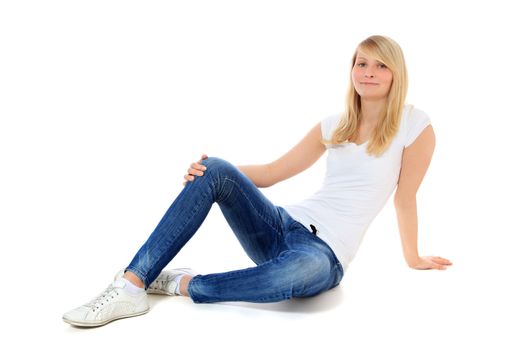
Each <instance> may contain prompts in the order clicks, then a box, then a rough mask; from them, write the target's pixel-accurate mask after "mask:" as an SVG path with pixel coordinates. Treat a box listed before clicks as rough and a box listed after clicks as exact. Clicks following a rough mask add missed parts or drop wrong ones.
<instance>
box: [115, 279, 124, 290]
mask: <svg viewBox="0 0 518 350" xmlns="http://www.w3.org/2000/svg"><path fill="white" fill-rule="evenodd" d="M125 285H126V281H124V278H117V279H115V281H113V283H112V286H114V287H115V288H124V286H125Z"/></svg>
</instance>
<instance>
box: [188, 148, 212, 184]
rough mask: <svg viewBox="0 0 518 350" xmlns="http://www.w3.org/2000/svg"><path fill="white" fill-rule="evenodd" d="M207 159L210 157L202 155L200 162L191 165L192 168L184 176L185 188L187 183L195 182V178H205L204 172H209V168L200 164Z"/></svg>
mask: <svg viewBox="0 0 518 350" xmlns="http://www.w3.org/2000/svg"><path fill="white" fill-rule="evenodd" d="M207 158H208V156H207V155H206V154H202V156H201V159H200V160H199V161H197V162H196V163H192V164H191V167H190V168H189V169H188V170H187V174H186V175H184V176H183V178H184V179H185V181H184V182H183V185H184V186H185V185H186V184H187V181H194V176H203V171H205V170H207V167H205V166H204V165H203V164H201V163H200V162H201V161H202V160H204V159H207Z"/></svg>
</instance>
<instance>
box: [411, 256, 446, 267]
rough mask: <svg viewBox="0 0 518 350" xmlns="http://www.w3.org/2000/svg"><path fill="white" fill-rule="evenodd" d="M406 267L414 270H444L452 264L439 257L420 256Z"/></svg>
mask: <svg viewBox="0 0 518 350" xmlns="http://www.w3.org/2000/svg"><path fill="white" fill-rule="evenodd" d="M408 265H409V266H410V267H411V268H413V269H416V270H429V269H435V270H446V266H448V265H452V263H451V261H449V260H448V259H444V258H441V257H440V256H420V257H419V258H418V259H417V260H416V261H415V262H413V263H411V264H408Z"/></svg>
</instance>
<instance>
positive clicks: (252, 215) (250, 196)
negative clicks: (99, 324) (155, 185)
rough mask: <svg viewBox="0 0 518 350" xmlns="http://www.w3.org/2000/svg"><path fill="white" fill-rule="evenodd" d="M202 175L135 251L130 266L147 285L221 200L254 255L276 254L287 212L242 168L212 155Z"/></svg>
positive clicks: (268, 256)
mask: <svg viewBox="0 0 518 350" xmlns="http://www.w3.org/2000/svg"><path fill="white" fill-rule="evenodd" d="M202 163H203V164H204V165H205V166H206V167H207V170H206V171H205V173H204V175H203V176H200V177H197V178H196V179H195V180H194V181H192V182H187V184H186V185H185V188H184V189H183V190H182V191H181V192H180V194H179V195H178V197H177V198H176V199H175V200H174V202H173V204H172V205H171V206H170V207H169V209H168V210H167V212H166V213H165V215H164V216H163V218H162V220H161V221H160V222H159V224H158V225H157V227H156V228H155V230H154V231H153V233H152V234H151V235H150V237H149V238H148V240H147V241H146V242H145V243H144V245H143V246H142V247H141V248H140V250H139V251H138V252H137V254H136V255H135V257H134V258H133V260H132V261H131V263H130V264H129V266H128V267H127V268H126V271H127V272H132V273H133V274H135V276H137V277H138V278H139V279H140V280H142V281H143V282H144V284H145V287H147V286H149V284H151V282H153V280H154V279H155V278H156V277H157V276H158V274H159V273H160V272H161V271H162V269H163V268H164V267H165V266H166V265H167V264H168V263H169V262H170V261H171V260H172V259H173V257H174V256H176V254H177V253H178V252H179V251H180V249H181V248H182V247H183V246H184V245H185V244H186V243H187V242H188V240H189V239H190V238H191V237H192V236H193V235H194V233H195V232H196V231H197V230H198V228H199V227H200V226H201V224H202V223H203V221H204V220H205V218H206V216H207V214H208V212H209V211H210V209H211V207H212V204H213V203H214V202H217V203H218V204H219V205H220V207H221V210H222V212H223V214H224V216H225V218H226V219H227V221H228V222H229V224H230V226H231V227H232V229H233V230H234V232H235V233H236V235H237V237H238V239H239V241H240V243H241V244H242V246H243V247H244V248H245V251H246V252H247V253H248V255H249V256H250V258H251V259H252V260H253V261H254V262H256V263H261V262H264V261H267V260H269V259H272V258H273V257H275V256H277V255H278V253H279V251H280V249H281V243H282V232H283V230H284V225H285V223H284V222H283V218H286V214H285V213H283V212H281V211H280V210H282V208H279V207H276V206H274V205H273V204H272V203H271V202H270V201H269V200H268V199H266V198H265V197H264V195H262V193H261V192H260V191H259V190H258V189H257V187H256V186H255V185H254V184H253V183H252V182H251V181H250V179H248V178H247V177H246V176H245V175H244V174H243V173H242V172H241V171H239V169H238V168H237V167H235V166H233V165H232V164H230V163H229V162H227V161H225V160H223V159H220V158H216V157H209V158H207V159H205V160H203V161H202Z"/></svg>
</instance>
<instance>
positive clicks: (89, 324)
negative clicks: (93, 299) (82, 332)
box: [63, 308, 149, 328]
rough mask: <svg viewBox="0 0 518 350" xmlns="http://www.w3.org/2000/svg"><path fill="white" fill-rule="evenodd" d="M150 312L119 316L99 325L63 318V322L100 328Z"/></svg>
mask: <svg viewBox="0 0 518 350" xmlns="http://www.w3.org/2000/svg"><path fill="white" fill-rule="evenodd" d="M148 312H149V308H148V309H147V310H144V311H140V312H136V313H134V314H130V315H122V316H117V317H113V318H110V319H109V320H106V321H103V322H98V323H84V322H76V321H73V320H67V319H66V318H64V317H63V321H65V322H66V323H68V324H71V325H72V326H77V327H88V328H90V327H100V326H104V325H106V324H108V323H110V322H113V321H116V320H120V319H123V318H128V317H135V316H140V315H144V314H147V313H148Z"/></svg>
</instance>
